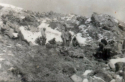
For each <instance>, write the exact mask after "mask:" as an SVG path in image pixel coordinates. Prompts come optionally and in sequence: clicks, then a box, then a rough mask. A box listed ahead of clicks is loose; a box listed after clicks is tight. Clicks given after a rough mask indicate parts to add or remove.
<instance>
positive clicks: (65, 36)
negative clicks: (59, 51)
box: [36, 26, 79, 47]
mask: <svg viewBox="0 0 125 82" xmlns="http://www.w3.org/2000/svg"><path fill="white" fill-rule="evenodd" d="M41 35H42V36H41V37H40V38H38V39H37V41H36V42H37V43H38V44H39V45H45V44H46V28H42V30H41ZM72 37H73V36H72V35H71V34H70V33H69V31H68V30H67V28H66V26H64V29H63V30H62V35H61V38H62V40H63V43H62V46H75V47H76V46H78V45H79V44H78V42H77V40H76V37H73V38H72ZM49 44H56V41H55V38H53V39H52V40H50V41H49Z"/></svg>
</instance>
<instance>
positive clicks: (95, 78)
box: [93, 76, 105, 82]
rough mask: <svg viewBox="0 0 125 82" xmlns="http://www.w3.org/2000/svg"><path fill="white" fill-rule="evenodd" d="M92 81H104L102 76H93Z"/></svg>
mask: <svg viewBox="0 0 125 82" xmlns="http://www.w3.org/2000/svg"><path fill="white" fill-rule="evenodd" d="M93 81H94V82H105V81H104V80H103V79H102V78H100V77H96V76H94V78H93Z"/></svg>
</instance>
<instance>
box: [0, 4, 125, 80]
mask: <svg viewBox="0 0 125 82" xmlns="http://www.w3.org/2000/svg"><path fill="white" fill-rule="evenodd" d="M124 36H125V24H124V23H123V22H121V21H118V20H117V19H115V18H114V17H112V16H109V15H106V14H97V13H93V14H92V16H91V17H90V18H86V17H83V16H78V15H73V14H69V15H64V14H59V13H54V12H49V13H37V12H32V11H28V10H24V9H22V8H18V7H14V6H11V5H7V4H0V47H1V48H0V81H1V82H3V81H5V82H11V81H12V82H31V81H33V82H38V81H39V82H43V81H44V82H124V79H125V71H124V70H125V64H124V63H125V57H124V56H125V55H124V51H125V38H124Z"/></svg>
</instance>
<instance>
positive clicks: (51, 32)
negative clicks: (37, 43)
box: [39, 20, 63, 43]
mask: <svg viewBox="0 0 125 82" xmlns="http://www.w3.org/2000/svg"><path fill="white" fill-rule="evenodd" d="M43 28H45V29H46V31H45V34H46V43H48V41H50V40H52V39H53V38H55V40H56V42H63V41H62V38H61V35H62V33H61V32H59V31H58V30H55V29H52V28H51V27H49V24H47V23H46V20H45V21H43V22H42V23H41V24H40V26H39V29H40V30H41V29H43Z"/></svg>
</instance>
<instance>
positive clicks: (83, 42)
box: [76, 33, 87, 45]
mask: <svg viewBox="0 0 125 82" xmlns="http://www.w3.org/2000/svg"><path fill="white" fill-rule="evenodd" d="M76 39H77V41H78V43H79V44H80V45H85V44H86V41H87V39H86V38H83V37H82V34H81V33H78V34H77V35H76Z"/></svg>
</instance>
